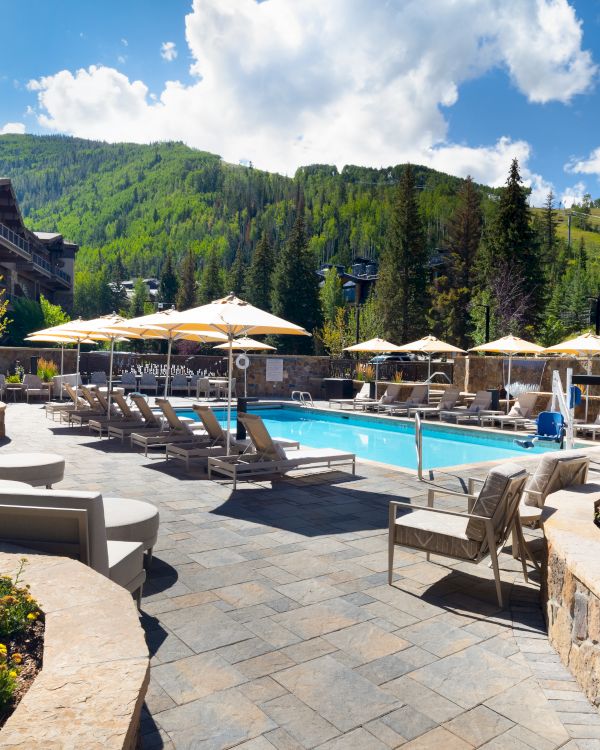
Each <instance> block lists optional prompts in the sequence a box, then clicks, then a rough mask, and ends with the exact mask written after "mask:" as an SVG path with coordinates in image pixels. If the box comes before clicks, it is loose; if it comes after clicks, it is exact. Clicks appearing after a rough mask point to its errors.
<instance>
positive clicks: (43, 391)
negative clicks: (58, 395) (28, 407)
mask: <svg viewBox="0 0 600 750" xmlns="http://www.w3.org/2000/svg"><path fill="white" fill-rule="evenodd" d="M23 390H24V391H25V398H26V399H27V403H29V399H30V397H31V396H37V397H38V398H39V397H40V396H41V397H42V398H48V397H49V395H50V388H49V387H48V388H44V384H43V383H42V381H41V379H40V378H38V376H37V375H33V374H28V375H24V376H23Z"/></svg>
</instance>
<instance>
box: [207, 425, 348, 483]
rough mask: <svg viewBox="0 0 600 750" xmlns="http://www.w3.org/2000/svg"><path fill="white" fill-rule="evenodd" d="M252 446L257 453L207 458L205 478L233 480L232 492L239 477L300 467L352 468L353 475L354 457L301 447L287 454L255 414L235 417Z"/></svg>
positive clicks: (281, 472) (244, 477) (344, 453)
mask: <svg viewBox="0 0 600 750" xmlns="http://www.w3.org/2000/svg"><path fill="white" fill-rule="evenodd" d="M237 418H238V419H239V420H240V421H241V422H242V424H243V425H244V427H245V428H246V430H248V435H250V439H251V440H252V443H253V445H254V448H255V450H256V453H244V454H242V455H241V456H222V457H220V458H214V457H210V458H209V459H208V478H209V479H210V478H211V475H212V473H213V472H214V473H216V474H223V475H224V476H226V477H230V478H231V479H233V489H234V490H235V488H236V486H237V479H238V477H240V478H242V479H246V478H252V477H255V476H260V475H263V476H264V475H269V474H285V473H286V472H287V471H291V470H292V469H297V468H299V467H301V466H306V467H315V468H316V467H322V466H328V467H331V466H342V465H351V466H352V473H353V474H355V473H356V456H355V454H354V453H346V452H344V451H338V450H334V449H329V448H301V449H299V450H292V451H288V450H285V448H282V447H281V446H280V445H277V444H276V443H275V442H274V440H273V439H272V438H271V435H270V434H269V431H268V430H267V428H266V427H265V425H264V422H263V421H262V419H261V418H260V417H259V416H258V414H238V416H237Z"/></svg>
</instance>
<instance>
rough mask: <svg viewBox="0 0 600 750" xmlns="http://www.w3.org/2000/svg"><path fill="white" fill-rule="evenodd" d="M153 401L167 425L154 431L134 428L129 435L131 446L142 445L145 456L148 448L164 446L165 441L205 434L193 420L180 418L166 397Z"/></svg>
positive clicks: (188, 438)
mask: <svg viewBox="0 0 600 750" xmlns="http://www.w3.org/2000/svg"><path fill="white" fill-rule="evenodd" d="M155 403H156V405H157V406H158V408H159V409H160V410H161V412H162V413H163V416H164V417H165V419H166V421H167V425H168V426H167V427H166V428H164V429H162V430H159V431H156V432H154V433H153V432H152V430H147V431H145V432H136V431H135V430H134V431H133V432H132V433H131V435H130V436H129V439H130V441H131V446H132V447H134V446H140V447H142V448H143V449H144V455H145V456H147V455H148V448H164V447H165V446H166V445H167V443H174V442H176V441H178V440H187V441H190V440H192V439H193V437H194V435H202V436H203V437H205V436H206V433H205V432H204V429H203V428H202V427H201V426H200V425H199V424H198V423H197V422H195V421H194V420H185V421H184V420H182V419H180V418H179V417H178V416H177V412H176V411H175V409H173V407H172V406H171V404H170V403H169V401H167V399H166V398H157V399H155ZM201 431H202V432H201Z"/></svg>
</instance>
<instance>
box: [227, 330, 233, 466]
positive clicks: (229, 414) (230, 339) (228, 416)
mask: <svg viewBox="0 0 600 750" xmlns="http://www.w3.org/2000/svg"><path fill="white" fill-rule="evenodd" d="M227 369H228V372H227V455H229V453H230V449H231V445H230V444H231V371H232V370H233V336H232V335H231V333H230V334H229V358H228V368H227Z"/></svg>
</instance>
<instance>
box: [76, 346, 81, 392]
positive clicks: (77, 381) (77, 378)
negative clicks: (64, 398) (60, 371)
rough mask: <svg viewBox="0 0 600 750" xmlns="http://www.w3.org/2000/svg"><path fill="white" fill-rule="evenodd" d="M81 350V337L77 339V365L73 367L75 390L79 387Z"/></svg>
mask: <svg viewBox="0 0 600 750" xmlns="http://www.w3.org/2000/svg"><path fill="white" fill-rule="evenodd" d="M80 351H81V339H77V366H76V367H75V390H77V389H78V388H79V355H80Z"/></svg>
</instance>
